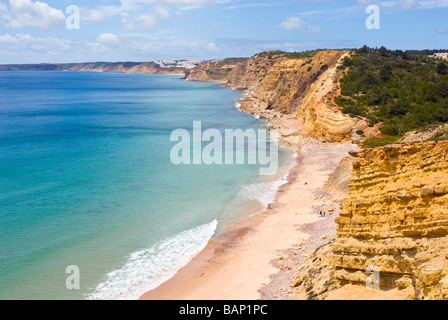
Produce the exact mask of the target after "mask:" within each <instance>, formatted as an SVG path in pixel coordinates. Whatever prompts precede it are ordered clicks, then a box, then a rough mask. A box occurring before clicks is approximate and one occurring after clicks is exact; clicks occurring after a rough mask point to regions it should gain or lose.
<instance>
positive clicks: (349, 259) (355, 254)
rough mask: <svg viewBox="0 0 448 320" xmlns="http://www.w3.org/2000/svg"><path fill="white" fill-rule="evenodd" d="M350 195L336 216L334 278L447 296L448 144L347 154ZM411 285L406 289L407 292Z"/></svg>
mask: <svg viewBox="0 0 448 320" xmlns="http://www.w3.org/2000/svg"><path fill="white" fill-rule="evenodd" d="M352 155H353V156H354V157H355V160H354V161H353V171H352V177H351V180H350V183H349V195H348V197H347V198H345V199H344V201H343V207H342V211H341V212H340V216H339V217H338V218H337V220H336V223H337V236H336V241H335V243H334V245H333V247H332V250H333V255H332V258H331V261H332V262H331V263H332V265H333V267H334V268H335V273H334V278H335V279H337V280H339V281H341V283H342V284H350V285H361V286H365V282H366V280H367V277H368V274H367V273H366V269H367V268H368V267H369V266H370V267H372V266H373V267H374V268H377V269H378V270H379V271H380V289H381V290H382V291H384V290H389V289H398V290H408V291H409V292H412V293H410V294H409V295H410V296H409V298H418V299H447V298H448V141H440V142H427V143H416V144H411V145H391V146H386V147H382V148H375V149H367V150H362V151H358V152H352ZM410 289H412V290H410Z"/></svg>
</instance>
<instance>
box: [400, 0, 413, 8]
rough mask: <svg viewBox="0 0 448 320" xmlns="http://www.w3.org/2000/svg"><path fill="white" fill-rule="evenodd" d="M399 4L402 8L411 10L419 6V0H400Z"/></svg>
mask: <svg viewBox="0 0 448 320" xmlns="http://www.w3.org/2000/svg"><path fill="white" fill-rule="evenodd" d="M397 6H398V8H400V9H401V10H411V9H414V8H415V7H416V6H417V0H399V1H397Z"/></svg>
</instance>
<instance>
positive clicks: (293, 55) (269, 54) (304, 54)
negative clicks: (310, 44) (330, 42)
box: [258, 49, 324, 59]
mask: <svg viewBox="0 0 448 320" xmlns="http://www.w3.org/2000/svg"><path fill="white" fill-rule="evenodd" d="M323 50H324V49H316V50H307V51H301V52H286V51H280V50H274V51H265V52H261V53H259V54H258V56H259V57H263V58H268V59H272V58H281V57H285V58H289V59H300V58H310V57H314V56H315V55H316V54H318V53H319V52H321V51H323Z"/></svg>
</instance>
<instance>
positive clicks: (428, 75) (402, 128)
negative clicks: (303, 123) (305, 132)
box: [335, 46, 448, 146]
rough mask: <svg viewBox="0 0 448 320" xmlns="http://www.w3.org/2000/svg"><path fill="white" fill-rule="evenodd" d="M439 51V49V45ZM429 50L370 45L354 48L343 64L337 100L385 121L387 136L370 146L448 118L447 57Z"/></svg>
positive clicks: (375, 121)
mask: <svg viewBox="0 0 448 320" xmlns="http://www.w3.org/2000/svg"><path fill="white" fill-rule="evenodd" d="M436 51H438V50H436ZM436 51H434V50H432V51H429V50H425V51H401V50H395V51H391V50H387V49H386V48H384V47H381V48H375V49H374V48H368V47H367V46H364V47H362V48H361V49H358V50H355V54H354V55H352V57H351V58H346V59H345V60H344V63H343V66H342V67H341V68H346V67H349V71H348V72H347V75H346V76H344V78H343V79H341V96H340V97H337V98H335V102H336V103H337V104H338V105H339V106H341V107H342V111H343V112H344V113H348V114H350V115H351V116H353V117H357V116H360V117H365V118H367V120H368V124H369V126H374V125H376V124H378V123H379V124H381V127H380V131H381V133H382V135H383V136H384V138H383V139H379V138H371V139H367V140H366V142H365V145H366V146H377V145H384V144H388V143H393V142H395V141H396V140H398V139H399V138H401V137H402V136H403V135H404V134H405V133H407V132H409V131H412V130H419V129H421V128H423V127H425V126H427V125H430V124H442V123H447V122H448V63H447V62H446V61H443V60H440V59H436V58H431V57H428V54H432V53H434V52H436Z"/></svg>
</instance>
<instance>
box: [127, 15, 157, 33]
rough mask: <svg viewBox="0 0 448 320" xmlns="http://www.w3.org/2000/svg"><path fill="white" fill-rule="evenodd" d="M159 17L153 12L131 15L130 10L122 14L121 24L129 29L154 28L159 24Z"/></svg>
mask: <svg viewBox="0 0 448 320" xmlns="http://www.w3.org/2000/svg"><path fill="white" fill-rule="evenodd" d="M157 22H158V20H157V18H156V16H155V15H154V14H152V13H143V14H139V15H131V14H130V13H128V12H123V13H122V14H121V24H122V25H123V27H124V28H126V29H128V30H134V29H152V28H154V27H155V26H156V25H157Z"/></svg>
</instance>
